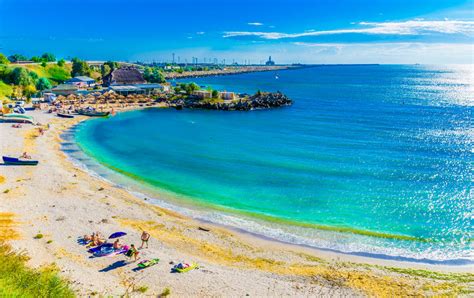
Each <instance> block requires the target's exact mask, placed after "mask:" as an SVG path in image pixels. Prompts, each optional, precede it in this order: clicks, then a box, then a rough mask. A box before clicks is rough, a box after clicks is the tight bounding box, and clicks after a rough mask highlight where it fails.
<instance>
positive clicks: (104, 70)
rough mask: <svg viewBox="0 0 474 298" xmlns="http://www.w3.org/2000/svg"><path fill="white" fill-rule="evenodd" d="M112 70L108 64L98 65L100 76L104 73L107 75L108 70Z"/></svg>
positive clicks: (103, 75)
mask: <svg viewBox="0 0 474 298" xmlns="http://www.w3.org/2000/svg"><path fill="white" fill-rule="evenodd" d="M111 71H112V68H110V66H109V65H108V64H105V63H104V64H102V65H101V66H100V74H101V75H102V77H105V76H106V75H108V74H109V73H110V72H111Z"/></svg>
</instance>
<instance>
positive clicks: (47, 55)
mask: <svg viewBox="0 0 474 298" xmlns="http://www.w3.org/2000/svg"><path fill="white" fill-rule="evenodd" d="M41 59H43V61H46V62H54V61H56V57H55V56H54V55H53V54H51V53H44V54H43V55H41Z"/></svg>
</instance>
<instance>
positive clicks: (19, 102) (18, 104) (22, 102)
mask: <svg viewBox="0 0 474 298" xmlns="http://www.w3.org/2000/svg"><path fill="white" fill-rule="evenodd" d="M15 106H20V107H24V106H25V102H24V101H23V100H19V101H15Z"/></svg>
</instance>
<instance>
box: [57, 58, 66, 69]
mask: <svg viewBox="0 0 474 298" xmlns="http://www.w3.org/2000/svg"><path fill="white" fill-rule="evenodd" d="M57 64H58V66H59V67H63V66H64V65H65V64H66V61H65V60H64V59H60V60H58V63H57Z"/></svg>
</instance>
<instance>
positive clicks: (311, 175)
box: [74, 66, 474, 262]
mask: <svg viewBox="0 0 474 298" xmlns="http://www.w3.org/2000/svg"><path fill="white" fill-rule="evenodd" d="M275 75H276V73H275V72H265V73H251V74H243V75H235V76H222V77H207V78H199V79H193V80H189V79H188V80H186V81H195V82H196V83H198V84H200V85H211V86H213V87H216V88H219V89H222V90H233V91H239V92H248V93H254V92H255V91H256V90H258V89H260V90H268V91H277V90H280V91H282V92H284V93H285V94H287V95H288V96H289V97H290V98H292V99H293V100H294V101H295V103H294V105H293V106H291V107H284V108H279V109H274V110H258V111H251V112H219V111H197V110H182V111H175V110H171V109H147V110H142V111H135V112H128V113H122V114H118V115H117V116H115V117H112V118H110V119H95V120H91V121H87V122H85V123H83V124H81V125H79V127H78V128H77V129H76V130H75V131H74V139H75V141H77V142H78V144H79V145H80V146H81V148H82V149H83V150H84V151H85V152H86V153H87V154H88V155H89V156H93V157H94V158H95V159H96V160H98V161H100V162H101V163H103V164H105V165H107V166H109V167H111V168H114V169H115V170H116V171H119V172H121V173H122V174H125V175H127V176H128V177H131V178H133V179H135V180H136V181H140V183H144V184H146V185H147V186H152V188H153V189H156V190H157V191H159V190H164V191H166V192H167V193H172V194H175V200H174V201H173V202H174V203H178V205H179V203H180V202H186V203H188V204H189V203H198V204H199V205H200V206H205V207H208V208H209V207H216V208H217V209H213V210H212V211H209V212H207V213H205V214H201V215H200V216H201V217H203V218H205V219H206V220H211V221H215V222H219V223H224V224H228V225H232V226H236V227H239V228H243V229H245V230H248V231H251V232H254V233H258V234H262V235H265V236H268V237H271V238H276V239H279V240H282V241H287V242H292V243H298V244H304V245H309V246H313V247H319V248H326V249H334V250H338V251H344V252H351V253H360V254H365V253H370V254H373V255H383V256H388V257H404V258H414V259H429V260H435V261H453V262H455V260H460V259H463V260H473V255H472V238H473V221H474V220H473V218H474V215H473V192H472V184H473V181H474V158H473V157H474V149H473V145H474V119H473V111H474V107H473V106H474V99H473V98H472V94H473V93H472V91H473V85H474V83H473V79H472V78H473V69H472V67H471V66H456V67H447V66H324V67H314V68H307V69H299V70H289V71H280V72H278V77H279V78H278V79H276V78H275Z"/></svg>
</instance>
